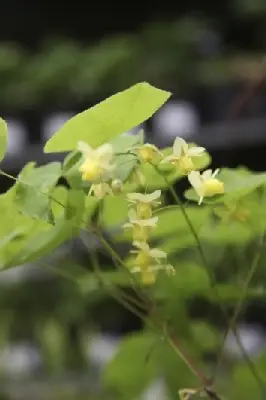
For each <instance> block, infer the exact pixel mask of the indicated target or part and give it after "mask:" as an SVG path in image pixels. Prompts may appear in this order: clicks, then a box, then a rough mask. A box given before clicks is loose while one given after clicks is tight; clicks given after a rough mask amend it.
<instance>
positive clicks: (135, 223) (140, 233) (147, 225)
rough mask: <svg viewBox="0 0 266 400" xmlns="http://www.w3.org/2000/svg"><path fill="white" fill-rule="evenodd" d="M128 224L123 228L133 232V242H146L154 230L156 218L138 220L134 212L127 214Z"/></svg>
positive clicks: (130, 211) (131, 210)
mask: <svg viewBox="0 0 266 400" xmlns="http://www.w3.org/2000/svg"><path fill="white" fill-rule="evenodd" d="M128 217H129V222H127V223H125V224H124V226H123V227H124V228H125V229H127V228H129V229H132V230H133V240H134V241H137V242H146V241H147V240H148V238H149V235H150V233H151V231H152V230H153V229H154V228H156V225H157V223H158V217H153V218H147V219H139V218H138V216H137V213H136V211H135V210H133V209H130V210H129V212H128Z"/></svg>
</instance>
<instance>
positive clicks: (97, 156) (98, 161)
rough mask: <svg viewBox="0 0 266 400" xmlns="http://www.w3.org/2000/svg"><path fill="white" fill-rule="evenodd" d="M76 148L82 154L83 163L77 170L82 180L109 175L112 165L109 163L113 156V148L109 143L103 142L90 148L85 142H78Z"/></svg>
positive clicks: (103, 177)
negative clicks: (94, 147)
mask: <svg viewBox="0 0 266 400" xmlns="http://www.w3.org/2000/svg"><path fill="white" fill-rule="evenodd" d="M78 150H79V151H80V152H81V153H82V155H83V158H84V160H83V163H82V165H81V166H80V168H79V170H80V172H81V173H82V180H84V181H97V180H100V179H105V178H107V177H108V176H109V175H110V172H111V171H112V170H113V168H114V167H113V166H112V165H111V164H110V162H111V160H112V157H113V148H112V145H111V144H109V143H106V144H103V145H102V146H100V147H98V148H97V149H92V148H91V147H90V146H89V145H88V144H87V143H84V142H79V143H78Z"/></svg>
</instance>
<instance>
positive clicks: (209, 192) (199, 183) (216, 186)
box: [188, 169, 224, 204]
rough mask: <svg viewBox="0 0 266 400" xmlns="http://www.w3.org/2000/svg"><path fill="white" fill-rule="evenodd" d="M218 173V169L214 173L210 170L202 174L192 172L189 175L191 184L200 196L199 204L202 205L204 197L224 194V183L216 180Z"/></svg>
mask: <svg viewBox="0 0 266 400" xmlns="http://www.w3.org/2000/svg"><path fill="white" fill-rule="evenodd" d="M218 173H219V169H216V170H215V171H214V172H212V170H211V169H208V170H206V171H204V172H203V173H202V174H200V172H199V171H192V172H191V173H190V174H189V175H188V180H189V182H190V184H191V185H192V186H193V188H194V189H195V191H196V193H197V195H198V196H199V204H201V203H202V200H203V198H204V197H211V196H214V195H216V194H223V193H224V183H223V182H221V181H220V180H219V179H217V178H216V176H217V174H218Z"/></svg>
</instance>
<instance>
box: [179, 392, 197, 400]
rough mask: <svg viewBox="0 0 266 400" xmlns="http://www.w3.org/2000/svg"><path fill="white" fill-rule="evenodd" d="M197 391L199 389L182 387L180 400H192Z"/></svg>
mask: <svg viewBox="0 0 266 400" xmlns="http://www.w3.org/2000/svg"><path fill="white" fill-rule="evenodd" d="M197 393H199V390H198V389H180V390H179V391H178V394H179V398H180V400H190V399H192V397H194V396H195V394H197Z"/></svg>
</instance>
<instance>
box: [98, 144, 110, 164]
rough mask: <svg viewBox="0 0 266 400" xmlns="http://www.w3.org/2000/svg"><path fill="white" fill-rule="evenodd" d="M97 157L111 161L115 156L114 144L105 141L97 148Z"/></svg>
mask: <svg viewBox="0 0 266 400" xmlns="http://www.w3.org/2000/svg"><path fill="white" fill-rule="evenodd" d="M95 151H96V152H97V157H98V158H99V159H100V160H101V159H102V160H104V161H105V162H107V163H109V162H110V161H111V159H112V157H113V146H112V145H111V144H110V143H105V144H103V145H102V146H100V147H98V148H97V149H96V150H95Z"/></svg>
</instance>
